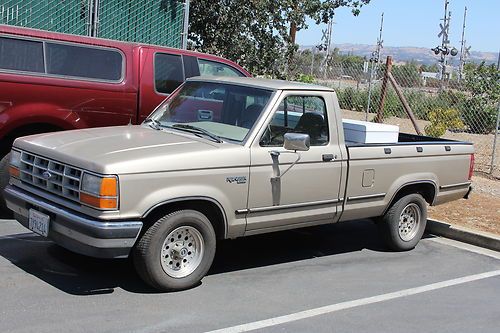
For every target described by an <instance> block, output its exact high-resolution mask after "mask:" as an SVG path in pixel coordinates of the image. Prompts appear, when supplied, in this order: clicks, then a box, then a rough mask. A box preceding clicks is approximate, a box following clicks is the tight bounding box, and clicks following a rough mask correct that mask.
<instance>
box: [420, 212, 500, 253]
mask: <svg viewBox="0 0 500 333" xmlns="http://www.w3.org/2000/svg"><path fill="white" fill-rule="evenodd" d="M425 230H426V232H428V233H430V234H433V235H436V236H443V237H446V238H451V239H454V240H457V241H459V242H463V243H468V244H472V245H476V246H480V247H484V248H487V249H490V250H494V251H499V252H500V237H499V236H497V235H494V234H490V233H487V232H481V231H476V230H471V229H467V228H464V227H459V226H456V225H451V224H448V223H446V222H441V221H437V220H433V219H427V227H426V228H425Z"/></svg>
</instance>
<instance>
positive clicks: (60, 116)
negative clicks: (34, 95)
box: [0, 103, 88, 139]
mask: <svg viewBox="0 0 500 333" xmlns="http://www.w3.org/2000/svg"><path fill="white" fill-rule="evenodd" d="M36 124H47V125H50V126H53V127H57V128H61V129H64V130H68V129H79V128H86V127H88V126H87V124H86V123H85V122H83V121H82V120H81V119H80V118H79V117H78V115H77V114H76V113H75V112H73V111H72V110H68V109H63V108H61V107H60V106H58V105H56V104H48V103H27V104H21V105H19V106H14V107H11V108H8V109H6V110H4V111H3V112H1V113H0V139H4V138H6V137H12V138H15V137H18V136H19V135H16V130H18V129H20V128H23V127H27V126H29V125H36ZM19 134H21V133H19ZM27 134H30V133H22V134H21V135H27Z"/></svg>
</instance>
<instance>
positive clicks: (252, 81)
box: [187, 76, 334, 91]
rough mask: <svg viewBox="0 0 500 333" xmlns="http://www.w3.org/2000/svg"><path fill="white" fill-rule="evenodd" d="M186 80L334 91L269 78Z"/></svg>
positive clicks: (278, 88) (267, 87) (317, 86)
mask: <svg viewBox="0 0 500 333" xmlns="http://www.w3.org/2000/svg"><path fill="white" fill-rule="evenodd" d="M187 81H203V82H217V83H227V84H237V85H242V86H248V87H256V88H264V89H269V90H315V91H318V90H319V91H334V90H333V89H332V88H329V87H325V86H320V85H317V84H309V83H302V82H292V81H284V80H271V79H263V78H250V77H233V76H231V77H222V76H217V77H213V76H197V77H192V78H189V79H187Z"/></svg>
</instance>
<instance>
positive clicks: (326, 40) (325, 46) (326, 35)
mask: <svg viewBox="0 0 500 333" xmlns="http://www.w3.org/2000/svg"><path fill="white" fill-rule="evenodd" d="M334 24H335V22H334V18H332V19H330V20H329V21H328V26H327V27H326V30H322V31H321V32H322V33H323V36H322V37H321V41H322V42H323V43H321V44H320V45H318V46H317V48H318V49H319V50H320V51H323V50H325V51H326V55H325V59H324V60H323V64H322V67H323V76H324V77H326V71H327V67H328V57H329V56H330V47H331V44H332V34H333V25H334Z"/></svg>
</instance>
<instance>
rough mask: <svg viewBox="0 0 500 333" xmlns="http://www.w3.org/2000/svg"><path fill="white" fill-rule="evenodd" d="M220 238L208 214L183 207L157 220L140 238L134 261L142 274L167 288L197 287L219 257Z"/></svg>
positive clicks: (158, 287) (158, 285) (161, 286)
mask: <svg viewBox="0 0 500 333" xmlns="http://www.w3.org/2000/svg"><path fill="white" fill-rule="evenodd" d="M215 247H216V237H215V232H214V229H213V227H212V224H211V223H210V221H209V220H208V219H207V217H206V216H205V215H203V214H202V213H200V212H198V211H194V210H181V211H176V212H173V213H171V214H168V215H166V216H164V217H162V218H161V219H159V220H158V221H156V222H155V223H154V224H153V225H152V226H151V227H149V228H148V230H147V231H146V232H145V233H144V235H143V236H142V237H141V238H140V239H139V241H138V243H137V245H136V247H135V248H134V253H133V260H134V264H135V267H136V270H137V272H138V274H139V275H140V276H141V278H142V279H143V280H144V281H145V282H146V283H148V284H149V285H151V286H152V287H153V288H156V289H159V290H163V291H173V290H182V289H186V288H190V287H193V286H195V285H196V284H198V283H199V282H200V280H201V279H202V278H203V276H205V274H206V273H207V272H208V270H209V268H210V266H211V265H212V261H213V259H214V256H215Z"/></svg>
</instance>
